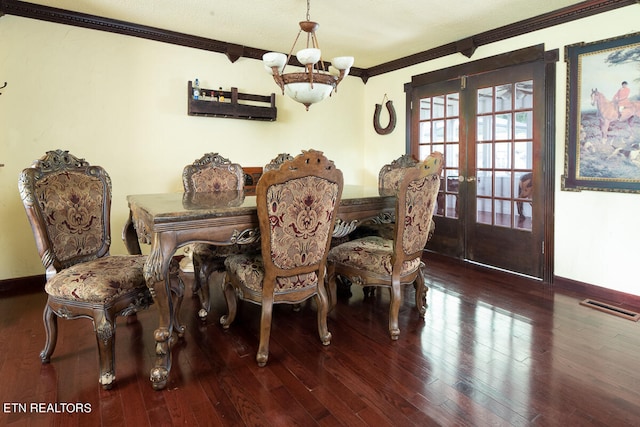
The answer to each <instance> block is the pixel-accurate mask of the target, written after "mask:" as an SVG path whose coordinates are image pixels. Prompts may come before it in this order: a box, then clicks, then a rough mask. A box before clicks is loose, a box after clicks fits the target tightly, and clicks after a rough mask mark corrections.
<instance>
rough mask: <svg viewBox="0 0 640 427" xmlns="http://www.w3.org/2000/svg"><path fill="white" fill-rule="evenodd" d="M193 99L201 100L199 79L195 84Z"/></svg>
mask: <svg viewBox="0 0 640 427" xmlns="http://www.w3.org/2000/svg"><path fill="white" fill-rule="evenodd" d="M193 99H200V82H199V81H198V79H195V80H194V82H193Z"/></svg>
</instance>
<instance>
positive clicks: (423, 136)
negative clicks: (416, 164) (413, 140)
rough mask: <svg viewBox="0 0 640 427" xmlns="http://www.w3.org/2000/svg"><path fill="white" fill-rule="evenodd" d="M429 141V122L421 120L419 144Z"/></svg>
mask: <svg viewBox="0 0 640 427" xmlns="http://www.w3.org/2000/svg"><path fill="white" fill-rule="evenodd" d="M430 142H431V122H422V123H420V144H428V143H430ZM421 158H422V157H421Z"/></svg>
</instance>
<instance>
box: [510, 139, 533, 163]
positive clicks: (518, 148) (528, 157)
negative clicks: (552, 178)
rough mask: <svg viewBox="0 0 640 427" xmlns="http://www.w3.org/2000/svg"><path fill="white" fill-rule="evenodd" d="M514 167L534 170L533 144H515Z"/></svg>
mask: <svg viewBox="0 0 640 427" xmlns="http://www.w3.org/2000/svg"><path fill="white" fill-rule="evenodd" d="M514 150H515V152H514V156H513V161H514V165H513V167H514V168H516V169H532V168H533V142H531V141H527V142H516V143H515V144H514Z"/></svg>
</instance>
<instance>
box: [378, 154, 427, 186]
mask: <svg viewBox="0 0 640 427" xmlns="http://www.w3.org/2000/svg"><path fill="white" fill-rule="evenodd" d="M417 163H418V161H417V160H416V159H414V158H413V157H412V156H411V155H410V154H403V155H402V156H400V157H398V158H397V159H396V160H394V161H392V162H391V163H389V164H387V165H384V166H383V167H382V168H380V172H379V173H378V190H380V191H382V192H386V193H388V192H393V193H395V192H397V191H398V187H399V185H400V183H401V182H402V178H403V176H404V173H405V172H406V170H407V168H411V167H414V166H415V165H416V164H417Z"/></svg>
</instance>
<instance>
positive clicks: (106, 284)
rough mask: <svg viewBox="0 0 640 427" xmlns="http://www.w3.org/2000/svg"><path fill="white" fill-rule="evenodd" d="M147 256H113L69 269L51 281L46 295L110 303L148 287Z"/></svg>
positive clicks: (48, 283)
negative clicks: (145, 266)
mask: <svg viewBox="0 0 640 427" xmlns="http://www.w3.org/2000/svg"><path fill="white" fill-rule="evenodd" d="M146 259H147V257H146V256H144V255H113V256H106V257H103V258H98V259H96V260H93V261H88V262H83V263H80V264H76V265H73V266H71V267H69V268H66V269H64V270H62V271H60V272H59V273H58V274H56V275H55V276H54V277H52V278H51V279H49V281H48V282H47V283H46V285H45V287H44V289H45V291H46V292H47V294H49V295H51V296H53V297H57V298H64V299H68V300H74V301H79V302H90V303H105V304H106V303H108V302H110V301H111V300H113V299H114V298H116V297H118V296H119V295H122V294H124V293H126V292H128V291H130V290H132V289H134V288H138V287H143V286H146V285H145V280H144V275H143V267H144V263H145V261H146Z"/></svg>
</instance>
